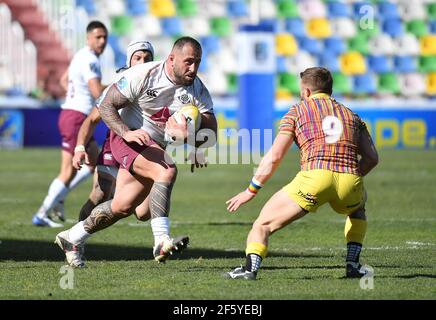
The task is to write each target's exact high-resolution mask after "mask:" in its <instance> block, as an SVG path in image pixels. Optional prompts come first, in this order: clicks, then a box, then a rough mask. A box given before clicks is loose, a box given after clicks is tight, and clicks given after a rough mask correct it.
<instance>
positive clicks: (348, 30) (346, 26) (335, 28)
mask: <svg viewBox="0 0 436 320" xmlns="http://www.w3.org/2000/svg"><path fill="white" fill-rule="evenodd" d="M330 26H331V28H332V34H334V35H335V36H337V37H340V38H344V39H349V38H352V37H354V36H355V35H356V34H357V30H356V24H355V23H354V21H353V20H351V19H350V18H345V17H342V18H337V19H332V20H331V21H330Z"/></svg>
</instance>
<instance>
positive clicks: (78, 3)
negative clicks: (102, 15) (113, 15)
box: [76, 0, 97, 16]
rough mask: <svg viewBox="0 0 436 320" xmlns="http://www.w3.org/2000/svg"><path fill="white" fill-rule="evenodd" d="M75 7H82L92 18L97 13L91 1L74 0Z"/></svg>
mask: <svg viewBox="0 0 436 320" xmlns="http://www.w3.org/2000/svg"><path fill="white" fill-rule="evenodd" d="M76 6H77V7H83V8H84V9H85V10H86V13H87V14H88V15H90V16H94V15H95V14H96V13H97V10H96V9H95V4H94V1H93V0H76Z"/></svg>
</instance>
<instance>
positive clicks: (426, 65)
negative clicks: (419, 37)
mask: <svg viewBox="0 0 436 320" xmlns="http://www.w3.org/2000/svg"><path fill="white" fill-rule="evenodd" d="M419 71H420V72H423V73H429V72H436V56H421V57H419Z"/></svg>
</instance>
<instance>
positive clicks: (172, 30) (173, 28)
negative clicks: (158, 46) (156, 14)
mask: <svg viewBox="0 0 436 320" xmlns="http://www.w3.org/2000/svg"><path fill="white" fill-rule="evenodd" d="M160 22H161V26H162V32H163V34H165V35H167V36H173V37H178V36H180V35H181V34H182V33H183V32H182V26H181V23H180V19H179V17H168V18H162V19H160Z"/></svg>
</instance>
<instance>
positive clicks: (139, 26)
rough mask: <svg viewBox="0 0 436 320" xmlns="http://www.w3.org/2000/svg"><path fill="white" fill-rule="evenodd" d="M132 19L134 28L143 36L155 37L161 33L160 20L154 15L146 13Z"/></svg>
mask: <svg viewBox="0 0 436 320" xmlns="http://www.w3.org/2000/svg"><path fill="white" fill-rule="evenodd" d="M134 21H135V26H136V30H138V31H140V33H142V34H143V35H144V37H145V38H148V37H157V36H160V35H161V34H162V27H161V24H160V20H159V18H158V17H156V16H152V15H150V14H147V15H145V16H143V17H136V18H135V20H134ZM153 45H154V43H153Z"/></svg>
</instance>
